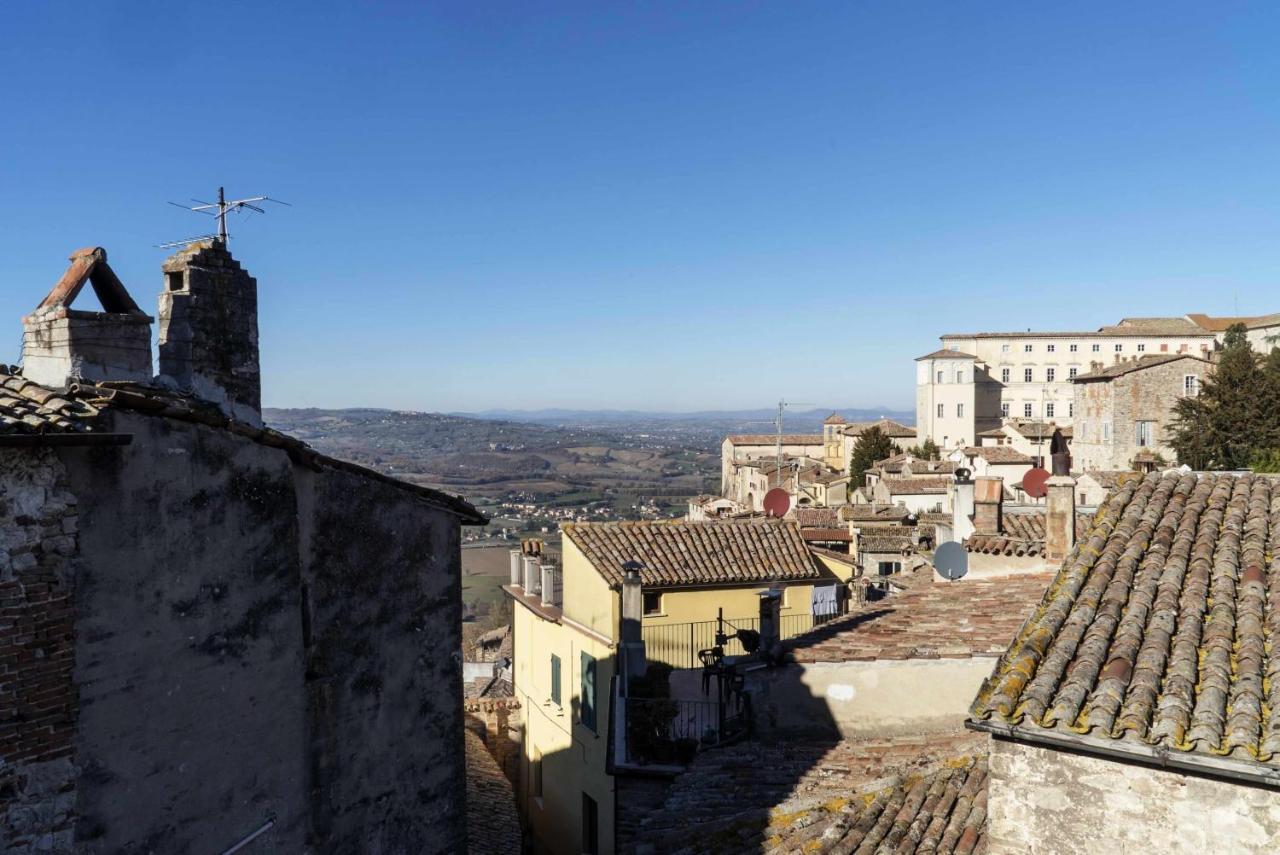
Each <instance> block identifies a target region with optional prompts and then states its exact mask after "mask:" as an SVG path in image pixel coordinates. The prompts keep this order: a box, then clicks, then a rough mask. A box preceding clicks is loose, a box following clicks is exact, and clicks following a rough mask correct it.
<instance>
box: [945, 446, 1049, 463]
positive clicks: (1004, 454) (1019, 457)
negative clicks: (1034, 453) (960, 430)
mask: <svg viewBox="0 0 1280 855" xmlns="http://www.w3.org/2000/svg"><path fill="white" fill-rule="evenodd" d="M960 453H961V454H963V455H964V456H965V457H968V458H970V459H972V458H974V457H981V458H982V459H983V460H985V461H987V462H988V463H993V464H997V465H1012V464H1019V463H1025V464H1031V463H1034V462H1035V461H1034V460H1032V459H1031V458H1030V457H1028V456H1027V455H1025V454H1023V453H1022V452H1021V451H1018V450H1017V449H1016V448H1014V447H1013V446H1010V445H983V446H974V445H971V446H968V447H967V448H962V449H960Z"/></svg>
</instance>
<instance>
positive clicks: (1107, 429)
mask: <svg viewBox="0 0 1280 855" xmlns="http://www.w3.org/2000/svg"><path fill="white" fill-rule="evenodd" d="M1102 441H1103V442H1110V441H1111V422H1103V423H1102Z"/></svg>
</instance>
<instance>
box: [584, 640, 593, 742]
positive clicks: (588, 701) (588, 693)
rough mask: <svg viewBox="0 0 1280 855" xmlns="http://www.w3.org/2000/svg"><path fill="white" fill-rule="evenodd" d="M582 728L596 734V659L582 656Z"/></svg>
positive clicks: (587, 654) (587, 655)
mask: <svg viewBox="0 0 1280 855" xmlns="http://www.w3.org/2000/svg"><path fill="white" fill-rule="evenodd" d="M581 678H582V686H581V690H582V691H581V695H582V713H581V717H582V726H583V727H585V728H589V729H590V730H591V732H592V733H595V732H596V659H595V657H594V656H592V655H591V654H589V653H583V654H582V675H581Z"/></svg>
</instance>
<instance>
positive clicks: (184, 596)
mask: <svg viewBox="0 0 1280 855" xmlns="http://www.w3.org/2000/svg"><path fill="white" fill-rule="evenodd" d="M114 427H115V429H116V430H118V431H123V432H128V433H132V434H134V440H133V443H132V444H131V445H128V446H123V447H120V448H91V449H65V450H63V451H62V452H60V453H61V456H62V458H63V460H64V461H65V462H66V466H67V471H68V475H69V478H70V480H71V483H72V486H73V490H74V492H75V493H76V494H77V496H78V497H79V499H80V508H81V559H80V562H79V572H78V574H77V579H78V588H79V592H78V593H79V596H78V603H77V615H78V622H77V635H78V639H77V656H76V679H77V682H78V683H79V685H80V701H81V713H80V732H79V738H78V740H77V761H78V763H79V765H80V766H81V767H82V768H83V775H82V778H81V781H80V786H79V792H78V811H79V813H80V819H79V822H78V825H77V840H78V842H79V843H80V844H81V846H82V847H83V848H84V850H85V851H88V852H118V851H142V852H145V851H154V852H203V851H213V850H218V851H220V850H222V849H225V848H227V847H229V846H231V845H233V844H235V843H236V842H238V841H239V840H241V839H242V838H244V837H245V836H246V835H248V834H249V833H250V832H252V831H254V830H255V829H257V828H259V827H260V826H261V825H262V824H263V823H264V822H265V821H266V820H267V819H269V818H271V817H274V818H275V819H276V822H277V824H276V826H275V828H273V829H272V831H271V832H270V835H269V840H270V841H271V842H272V843H274V844H275V845H276V846H277V847H279V848H281V849H284V850H291V851H297V850H300V849H301V848H302V847H303V845H304V843H305V840H306V836H307V832H308V828H307V816H308V814H307V803H308V802H307V789H308V763H307V751H306V738H305V735H306V732H307V720H308V719H307V701H306V695H305V692H304V687H303V681H302V671H303V658H302V627H301V620H300V611H299V596H298V590H299V560H298V550H297V543H298V524H297V519H298V514H297V506H296V503H295V501H294V497H293V490H292V488H291V477H290V470H291V465H290V463H289V460H288V458H287V457H286V456H285V455H284V454H283V453H282V452H280V451H278V450H274V449H269V448H265V447H263V446H260V445H257V444H255V443H252V442H249V441H247V440H245V439H243V438H241V437H237V436H234V435H231V434H228V433H225V432H222V431H217V430H213V429H210V428H206V427H203V426H195V425H188V424H183V423H177V422H169V421H167V420H164V419H158V418H150V417H146V416H124V415H121V416H117V420H116V424H115V426H114Z"/></svg>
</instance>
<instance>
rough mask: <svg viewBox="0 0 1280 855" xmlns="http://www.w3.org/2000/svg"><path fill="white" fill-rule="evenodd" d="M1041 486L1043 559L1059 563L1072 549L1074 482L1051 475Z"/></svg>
mask: <svg viewBox="0 0 1280 855" xmlns="http://www.w3.org/2000/svg"><path fill="white" fill-rule="evenodd" d="M1045 486H1046V487H1047V488H1048V498H1047V499H1046V500H1045V518H1044V557H1045V558H1047V559H1048V560H1050V561H1063V560H1065V559H1066V557H1067V555H1069V554H1070V553H1071V548H1072V547H1073V546H1075V545H1076V479H1074V478H1072V477H1071V476H1070V475H1067V474H1061V475H1059V474H1057V473H1055V474H1054V475H1053V477H1051V478H1050V479H1049V480H1048V481H1046V482H1045Z"/></svg>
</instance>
